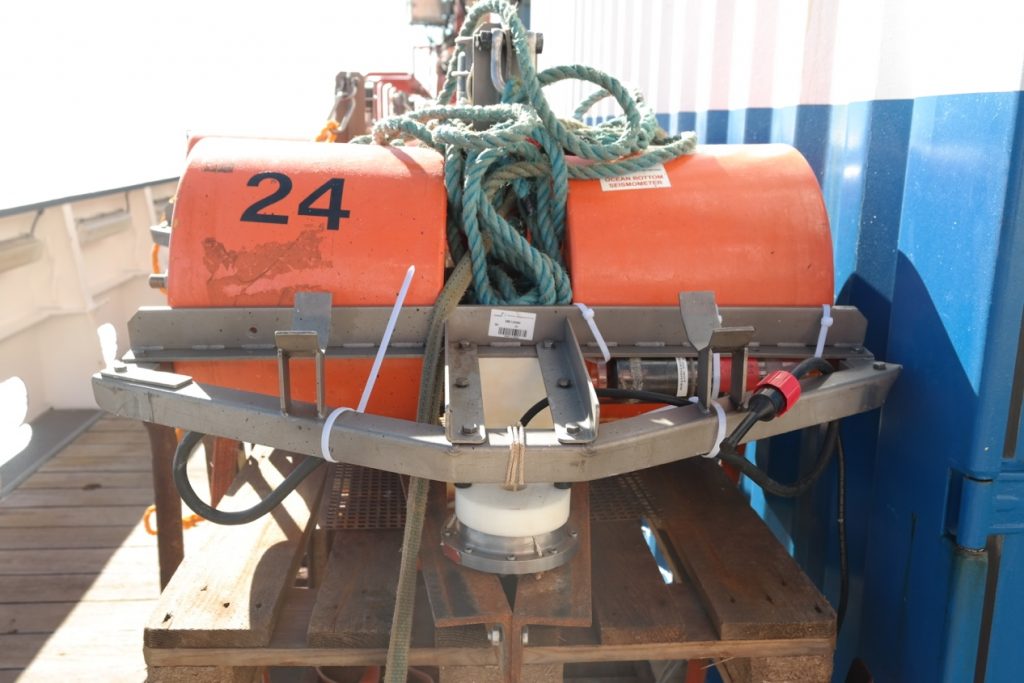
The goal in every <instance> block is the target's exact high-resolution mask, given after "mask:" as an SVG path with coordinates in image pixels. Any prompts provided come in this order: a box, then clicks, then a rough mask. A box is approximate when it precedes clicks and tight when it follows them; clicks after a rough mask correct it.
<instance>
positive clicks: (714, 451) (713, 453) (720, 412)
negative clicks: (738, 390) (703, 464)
mask: <svg viewBox="0 0 1024 683" xmlns="http://www.w3.org/2000/svg"><path fill="white" fill-rule="evenodd" d="M698 402H699V399H698V398H697V397H696V396H691V397H690V403H698ZM711 407H712V408H714V409H715V416H716V417H718V431H717V432H716V433H715V443H714V444H712V446H711V450H710V451H708V452H707V453H705V454H704V455H702V456H700V457H702V458H716V457H718V451H719V450H721V448H722V442H723V441H725V409H724V408H722V404H720V403H719V402H718V401H717V400H713V401H711Z"/></svg>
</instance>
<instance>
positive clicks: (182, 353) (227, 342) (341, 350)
mask: <svg viewBox="0 0 1024 683" xmlns="http://www.w3.org/2000/svg"><path fill="white" fill-rule="evenodd" d="M502 308H504V309H506V310H511V311H522V312H533V313H537V314H538V317H537V326H536V330H535V333H534V339H535V340H536V339H544V338H547V337H552V336H553V335H554V336H560V335H561V330H560V325H562V324H563V321H564V320H568V321H569V323H570V324H571V325H572V328H573V333H574V334H575V335H576V338H577V339H578V340H579V342H580V346H581V348H582V350H583V354H584V355H585V356H587V357H597V356H599V355H600V350H599V349H598V346H597V342H596V341H595V340H594V337H593V334H592V333H591V331H590V328H589V327H588V326H587V324H586V322H585V321H584V320H583V317H582V315H581V314H580V311H579V309H577V308H576V307H575V306H544V307H529V306H504V307H502ZM594 311H595V321H596V323H597V325H598V328H599V329H600V330H601V333H602V335H603V336H604V337H605V340H606V341H607V342H608V345H609V347H610V348H611V351H612V354H613V355H616V356H643V357H651V358H656V357H671V356H684V355H685V356H695V355H696V350H695V348H694V347H693V345H692V344H691V343H690V342H689V337H688V336H687V335H686V332H685V330H684V329H683V322H682V319H681V318H680V315H679V309H678V308H677V307H672V306H653V307H628V306H600V307H596V308H595V309H594ZM490 312H491V308H490V307H487V306H460V307H459V308H458V309H456V311H455V312H454V313H453V315H452V317H451V318H450V319H449V321H448V323H449V335H450V336H449V338H450V339H469V340H472V341H474V342H476V343H478V344H479V346H480V348H479V349H478V354H479V355H480V357H486V356H489V355H506V356H515V355H517V354H519V355H533V350H532V348H531V349H525V348H522V347H521V346H520V345H517V343H515V342H512V343H510V342H508V341H507V340H501V339H493V338H489V337H488V336H487V329H488V323H489V319H490ZM719 312H720V314H721V316H722V325H723V326H724V327H737V326H742V325H751V326H753V327H754V330H755V331H754V336H753V339H752V341H751V349H750V351H751V356H752V357H754V358H763V357H769V356H770V357H777V358H787V357H800V356H802V355H807V354H808V353H810V352H811V351H812V350H813V349H814V345H815V343H816V342H817V338H818V329H819V327H820V324H821V310H820V309H818V308H788V307H780V308H759V307H732V308H729V307H726V308H721V309H720V310H719ZM390 313H391V309H390V308H384V307H365V308H362V307H360V308H352V307H345V308H334V309H332V311H331V343H330V345H329V346H328V348H327V356H328V357H331V358H338V357H342V358H344V357H372V356H373V355H374V354H375V353H376V351H377V346H378V344H379V343H380V336H381V334H382V332H383V330H384V326H385V324H386V323H387V319H388V316H389V315H390ZM291 316H292V309H290V308H178V309H171V308H168V307H166V306H153V307H143V308H141V309H139V310H138V312H136V314H135V315H134V316H132V318H131V320H130V321H129V322H128V332H129V336H130V338H131V348H132V357H133V358H134V359H136V360H137V361H140V362H141V361H150V362H158V361H170V360H223V359H248V358H270V357H273V356H274V354H275V345H274V331H275V330H285V329H289V328H290V326H291ZM429 316H430V308H429V307H413V306H410V307H406V308H404V309H402V313H401V315H400V316H399V318H398V325H397V327H396V329H395V334H394V337H392V342H391V347H390V348H389V349H388V356H389V357H403V356H404V357H409V356H419V355H422V353H423V340H424V338H425V337H426V334H427V324H428V319H429ZM832 317H833V319H834V320H835V323H834V324H833V325H832V327H831V328H830V329H829V333H828V343H827V345H826V347H825V356H826V357H828V358H851V357H870V354H867V353H866V352H864V350H863V348H861V347H862V345H863V343H864V334H865V332H866V330H867V321H866V320H865V318H864V316H863V315H861V314H860V312H859V311H858V310H857V309H856V308H853V307H850V306H834V307H833V308H832Z"/></svg>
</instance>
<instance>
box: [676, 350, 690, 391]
mask: <svg viewBox="0 0 1024 683" xmlns="http://www.w3.org/2000/svg"><path fill="white" fill-rule="evenodd" d="M689 395H690V366H689V365H688V364H687V362H686V359H685V358H676V396H681V397H686V396H689Z"/></svg>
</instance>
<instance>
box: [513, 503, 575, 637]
mask: <svg viewBox="0 0 1024 683" xmlns="http://www.w3.org/2000/svg"><path fill="white" fill-rule="evenodd" d="M589 496H590V487H589V486H588V485H587V484H585V483H584V484H576V485H574V486H573V489H572V511H571V513H570V516H569V522H570V524H571V526H572V528H573V529H575V530H576V532H577V533H578V537H577V538H578V539H579V546H578V550H577V553H576V556H575V557H573V559H572V560H571V561H570V562H569V564H567V565H564V566H562V567H558V568H557V569H554V570H552V571H549V572H544V573H543V574H538V575H530V576H523V577H520V578H519V582H518V584H517V586H516V603H515V610H514V618H515V622H516V625H517V627H521V626H524V625H527V624H544V625H551V626H590V624H591V621H592V610H591V604H592V601H591V557H590V553H591V538H590V536H591V530H590V503H589Z"/></svg>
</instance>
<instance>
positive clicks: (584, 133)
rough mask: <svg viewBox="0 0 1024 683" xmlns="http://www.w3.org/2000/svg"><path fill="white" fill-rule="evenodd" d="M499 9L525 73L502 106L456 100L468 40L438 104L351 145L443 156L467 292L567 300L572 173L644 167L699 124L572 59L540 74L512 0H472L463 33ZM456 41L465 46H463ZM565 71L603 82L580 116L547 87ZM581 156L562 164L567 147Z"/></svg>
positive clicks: (488, 297) (671, 151)
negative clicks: (609, 108)
mask: <svg viewBox="0 0 1024 683" xmlns="http://www.w3.org/2000/svg"><path fill="white" fill-rule="evenodd" d="M491 13H495V14H498V15H500V16H501V20H502V24H503V25H504V26H505V27H506V28H507V30H508V32H509V35H510V37H511V39H510V41H509V43H510V47H511V53H512V55H513V56H514V59H515V60H516V65H517V66H518V70H519V73H518V74H517V75H516V76H514V77H511V78H509V79H508V82H507V83H506V86H505V91H504V93H502V103H501V104H496V105H489V106H471V105H463V104H455V105H453V104H449V102H450V101H451V100H452V98H453V95H454V94H455V89H456V78H455V77H454V75H453V72H454V71H455V70H456V64H457V63H458V58H459V54H460V53H462V51H463V49H462V47H458V48H457V49H456V51H455V54H453V55H452V58H451V61H450V62H449V65H448V74H447V78H446V79H445V83H444V85H443V86H442V88H441V91H440V93H439V94H438V98H437V104H435V105H433V106H430V107H426V108H423V109H417V110H415V111H412V112H409V113H407V114H403V115H401V116H394V117H390V118H387V119H383V120H381V121H378V122H377V123H376V124H375V125H374V127H373V131H372V133H371V134H370V135H364V136H361V137H360V138H356V139H354V140H352V142H354V143H363V144H366V143H371V142H373V143H376V144H380V145H400V144H404V143H405V142H408V141H410V140H416V141H418V142H419V143H420V144H423V145H425V146H428V147H430V148H432V149H435V150H437V151H438V152H440V153H441V154H443V155H444V159H445V166H444V182H445V189H446V191H447V193H448V222H447V225H446V236H447V239H448V249H449V252H450V253H451V257H452V259H453V260H454V261H455V262H457V263H458V262H461V261H462V258H463V256H464V255H466V254H468V255H469V263H470V270H471V276H470V281H471V283H472V290H471V293H470V295H469V298H470V299H472V301H473V302H474V303H480V304H486V305H538V304H543V305H550V304H567V303H570V302H571V301H572V286H571V284H570V282H569V275H568V272H567V270H566V267H565V262H564V259H563V257H562V244H563V241H564V239H565V208H566V203H567V201H568V195H569V179H570V178H587V179H596V178H609V177H614V176H618V175H622V174H625V173H634V172H637V171H642V170H645V169H647V168H650V167H651V166H654V165H656V164H660V163H663V162H666V161H669V160H671V159H674V158H676V157H678V156H681V155H684V154H690V153H692V152H693V150H694V149H695V147H696V143H697V139H696V135H695V134H694V133H684V134H682V135H679V136H675V137H671V136H669V135H668V134H667V133H666V132H665V131H663V130H662V129H661V128H660V127H659V126H658V123H657V119H656V118H655V115H654V111H653V110H652V109H651V108H650V107H649V106H648V105H647V103H646V102H645V100H644V98H643V96H642V95H641V94H640V93H638V92H635V91H630V90H629V89H627V88H626V87H625V86H624V85H623V84H622V83H621V82H620V81H619V80H618V79H616V78H613V77H612V76H610V75H608V74H606V73H604V72H602V71H600V70H598V69H594V68H592V67H589V66H584V65H579V64H574V65H568V66H557V67H553V68H549V69H545V70H544V71H541V72H540V73H538V72H537V70H536V68H535V67H534V66H533V63H532V61H531V58H530V52H529V48H528V40H527V30H526V28H525V27H524V26H523V23H522V22H521V21H520V19H519V16H518V14H517V13H516V9H515V7H513V6H512V5H510V4H508V3H507V2H505V0H482V1H481V2H478V3H477V4H475V5H474V6H473V8H472V9H471V10H470V12H469V15H468V16H467V17H466V20H465V22H464V23H463V27H462V30H461V32H460V34H459V36H460V37H468V36H471V35H473V33H474V32H475V31H476V29H477V26H478V25H479V24H480V23H481V22H482V21H485V20H486V18H487V16H488V15H489V14H491ZM457 45H458V43H457ZM564 80H582V81H587V82H589V83H593V84H594V85H596V86H597V88H598V90H597V91H596V92H594V93H593V94H592V95H590V96H588V97H587V98H586V99H584V100H583V102H581V103H580V105H579V107H577V109H576V111H575V112H574V114H573V118H570V119H559V118H558V117H557V116H556V115H555V114H554V112H553V111H552V110H551V107H550V105H549V104H548V101H547V98H546V97H545V95H544V93H543V89H544V88H545V87H547V86H548V85H551V84H553V83H557V82H560V81H564ZM609 97H610V98H613V99H614V100H615V101H616V103H617V104H618V106H619V107H620V108H621V109H622V113H621V115H619V116H616V117H613V118H611V119H609V120H606V121H603V122H602V123H600V124H597V125H587V124H585V123H583V121H582V119H583V117H584V115H585V114H586V113H587V111H589V110H590V109H591V108H592V107H593V106H594V105H595V104H597V103H598V102H600V101H601V100H603V99H605V98H609ZM567 154H569V155H572V156H574V157H577V161H576V162H575V163H572V164H570V163H567V161H566V155H567Z"/></svg>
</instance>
